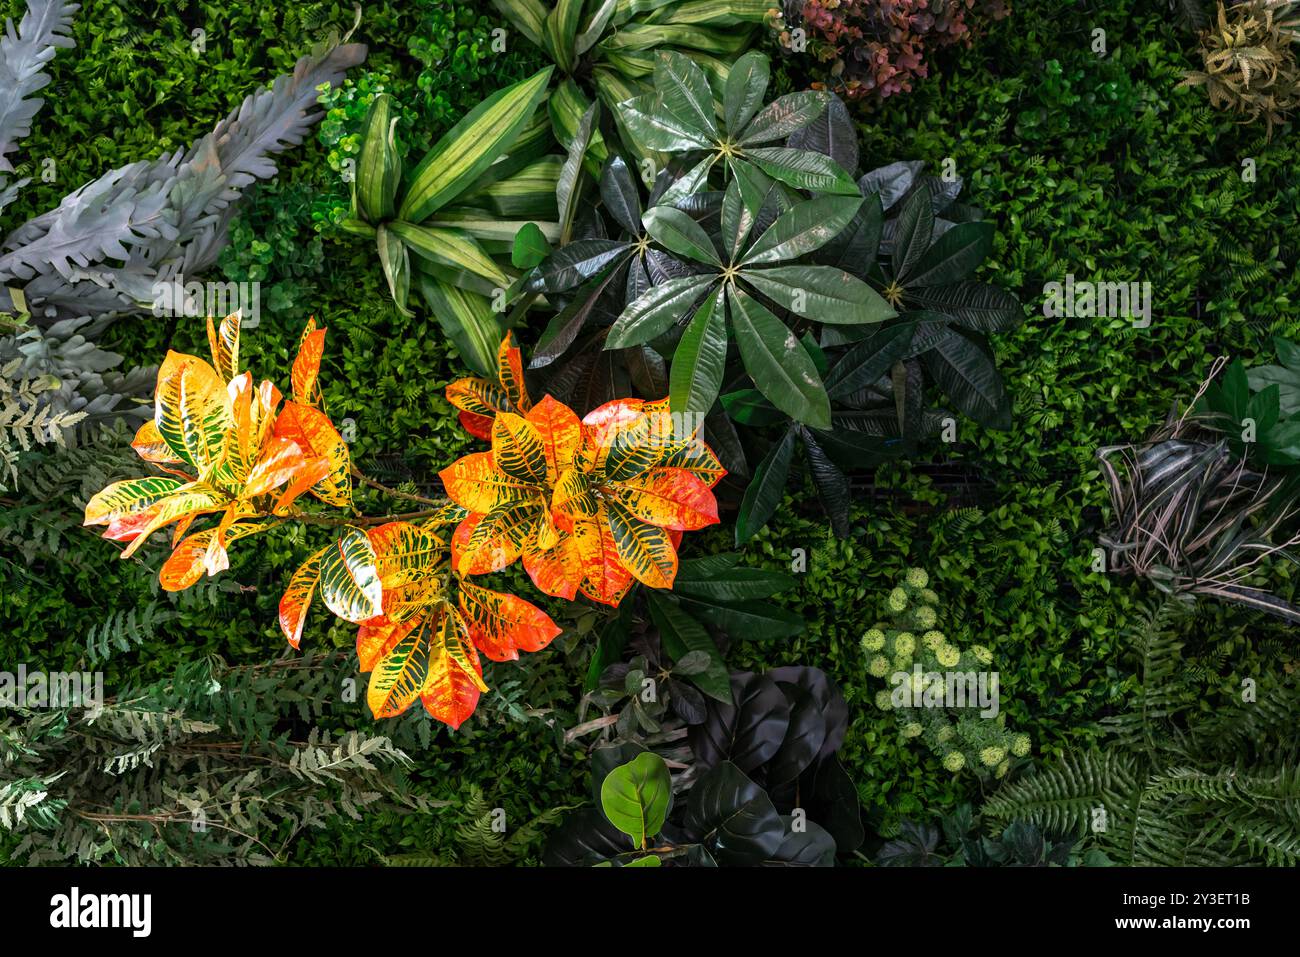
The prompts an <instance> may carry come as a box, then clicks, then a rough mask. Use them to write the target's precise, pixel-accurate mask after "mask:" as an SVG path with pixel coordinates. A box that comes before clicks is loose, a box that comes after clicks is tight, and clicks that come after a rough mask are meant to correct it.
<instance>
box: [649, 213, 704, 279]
mask: <svg viewBox="0 0 1300 957" xmlns="http://www.w3.org/2000/svg"><path fill="white" fill-rule="evenodd" d="M641 222H642V223H643V224H644V225H645V230H646V232H647V233H649V234H650V237H651V238H652V239H653V240H654V241H655V242H657V243H658V244H659V245H661V246H663V247H664V248H665V249H667V250H669V251H670V252H674V253H677V254H678V255H679V256H685V257H687V258H688V259H694V260H695V261H697V262H702V263H707V264H709V265H714V266H720V265H721V262H720V261H719V259H718V253H717V251H716V250H715V249H714V248H713V241H712V240H711V239H709V234H708V233H706V232H705V231H704V229H703V227H701V226H700V224H699V223H697V222H696V221H695V220H694V219H692V218H691V217H690V216H688V215H687V214H686V213H684V212H682V211H681V210H680V209H674V208H673V207H672V206H656V207H654V208H653V209H649V210H647V211H646V213H645V215H644V216H642V217H641Z"/></svg>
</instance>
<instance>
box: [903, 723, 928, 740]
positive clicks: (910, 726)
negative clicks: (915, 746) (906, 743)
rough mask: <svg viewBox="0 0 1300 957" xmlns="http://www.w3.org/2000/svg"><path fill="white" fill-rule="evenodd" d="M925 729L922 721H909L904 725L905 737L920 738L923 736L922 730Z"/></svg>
mask: <svg viewBox="0 0 1300 957" xmlns="http://www.w3.org/2000/svg"><path fill="white" fill-rule="evenodd" d="M924 730H925V729H924V728H923V727H921V722H919V721H909V722H907V724H905V725H903V737H905V738H919V737H920V736H921V732H922V731H924Z"/></svg>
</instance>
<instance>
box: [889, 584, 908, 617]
mask: <svg viewBox="0 0 1300 957" xmlns="http://www.w3.org/2000/svg"><path fill="white" fill-rule="evenodd" d="M906 609H907V592H905V591H903V589H901V588H895V589H894V590H893V591H891V592H890V593H889V610H890V611H892V612H900V611H905V610H906Z"/></svg>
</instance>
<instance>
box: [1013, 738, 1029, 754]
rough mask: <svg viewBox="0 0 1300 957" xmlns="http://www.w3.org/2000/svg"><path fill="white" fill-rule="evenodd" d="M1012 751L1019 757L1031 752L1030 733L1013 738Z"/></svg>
mask: <svg viewBox="0 0 1300 957" xmlns="http://www.w3.org/2000/svg"><path fill="white" fill-rule="evenodd" d="M1011 753H1012V754H1014V755H1015V756H1016V757H1018V758H1023V757H1024V756H1025V755H1026V754H1028V753H1029V735H1027V734H1018V735H1016V736H1015V737H1014V738H1012V739H1011Z"/></svg>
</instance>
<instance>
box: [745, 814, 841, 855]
mask: <svg viewBox="0 0 1300 957" xmlns="http://www.w3.org/2000/svg"><path fill="white" fill-rule="evenodd" d="M781 825H782V826H783V827H784V828H785V834H784V836H783V837H782V838H781V844H780V846H779V847H778V848H777V849H776V850H775V851H773V852H772V856H771V857H769V858H768V859H767V860H765V861H762V862H760V864H759V866H760V867H833V866H834V865H835V850H836V848H835V838H833V837H831V835H830V832H829V831H827V830H826V829H825V828H823V827H822V826H821V825H820V824H818V823H817V822H816V821H809V820H807V819H806V818H802V817H801V818H800V819H799V822H798V827H799V830H795V819H794V818H793V817H791V816H790V815H785V814H783V815H782V816H781Z"/></svg>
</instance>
